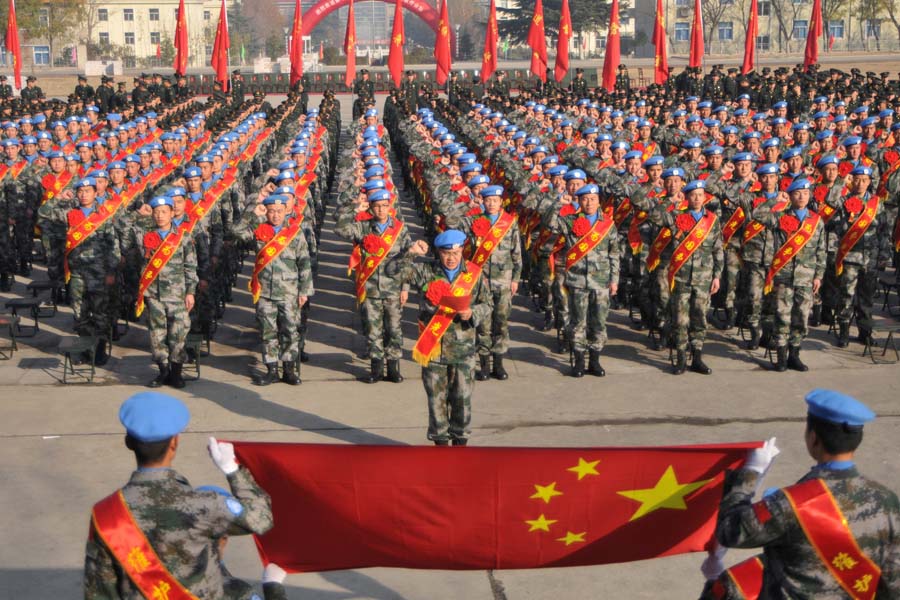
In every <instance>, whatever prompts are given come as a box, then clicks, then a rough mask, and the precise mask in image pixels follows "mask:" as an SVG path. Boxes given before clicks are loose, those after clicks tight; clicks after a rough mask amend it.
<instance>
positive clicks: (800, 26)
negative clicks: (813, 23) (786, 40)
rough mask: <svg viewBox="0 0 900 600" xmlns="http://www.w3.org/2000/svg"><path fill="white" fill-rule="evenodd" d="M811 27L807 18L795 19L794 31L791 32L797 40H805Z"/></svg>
mask: <svg viewBox="0 0 900 600" xmlns="http://www.w3.org/2000/svg"><path fill="white" fill-rule="evenodd" d="M808 30H809V27H808V25H807V21H806V19H794V33H793V34H791V37H793V38H794V39H795V40H805V39H806V34H807V31H808Z"/></svg>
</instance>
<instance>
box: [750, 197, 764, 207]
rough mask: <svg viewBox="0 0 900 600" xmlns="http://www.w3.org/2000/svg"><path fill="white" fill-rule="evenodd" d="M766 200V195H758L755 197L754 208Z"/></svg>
mask: <svg viewBox="0 0 900 600" xmlns="http://www.w3.org/2000/svg"><path fill="white" fill-rule="evenodd" d="M765 201H766V197H765V196H757V197H756V198H754V199H753V208H756V207H757V206H759V205H760V204H762V203H763V202H765Z"/></svg>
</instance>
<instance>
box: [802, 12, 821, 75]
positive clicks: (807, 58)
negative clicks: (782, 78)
mask: <svg viewBox="0 0 900 600" xmlns="http://www.w3.org/2000/svg"><path fill="white" fill-rule="evenodd" d="M822 30H823V27H822V0H813V6H812V14H811V15H810V19H809V29H808V30H807V32H806V51H805V52H804V53H803V67H804V68H805V69H808V68H809V66H810V65H814V64H816V63H817V62H819V38H820V37H822Z"/></svg>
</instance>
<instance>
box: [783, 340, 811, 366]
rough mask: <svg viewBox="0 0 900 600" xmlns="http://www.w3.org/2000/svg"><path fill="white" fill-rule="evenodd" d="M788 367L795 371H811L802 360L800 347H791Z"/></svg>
mask: <svg viewBox="0 0 900 600" xmlns="http://www.w3.org/2000/svg"><path fill="white" fill-rule="evenodd" d="M787 366H788V368H789V369H793V370H795V371H802V372H805V371H809V367H807V366H806V365H804V364H803V361H801V360H800V346H791V347H790V348H788V359H787Z"/></svg>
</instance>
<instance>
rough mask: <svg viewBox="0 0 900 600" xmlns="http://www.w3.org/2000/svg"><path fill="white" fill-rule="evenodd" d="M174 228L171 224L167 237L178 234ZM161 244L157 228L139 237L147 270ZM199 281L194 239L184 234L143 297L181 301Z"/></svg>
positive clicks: (193, 290) (163, 300)
mask: <svg viewBox="0 0 900 600" xmlns="http://www.w3.org/2000/svg"><path fill="white" fill-rule="evenodd" d="M176 227H177V226H176V225H174V224H173V225H172V227H171V228H170V230H169V233H168V234H167V235H166V237H168V236H169V235H177V232H176ZM162 242H163V238H162V236H161V235H160V232H159V230H158V229H153V230H152V231H149V232H147V233H145V234H144V235H142V236H141V242H140V243H141V253H142V256H143V258H144V262H143V268H146V267H147V265H148V264H149V262H150V259H151V258H152V257H153V255H154V254H155V253H156V249H157V248H159V246H160V245H161V244H162ZM198 281H199V278H198V276H197V252H196V250H195V247H194V239H193V237H192V236H189V235H184V237H183V238H182V240H181V243H180V244H178V249H177V250H176V251H175V253H174V254H173V256H172V258H170V259H169V262H167V263H166V266H165V267H163V269H162V271H160V272H159V275H157V276H156V279H155V280H154V281H153V283H151V284H150V287H148V288H147V291H146V292H144V296H146V297H149V298H153V299H154V300H160V301H162V302H175V303H179V302H183V301H184V297H185V295H186V294H193V293H194V292H195V290H196V289H197V283H198Z"/></svg>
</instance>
